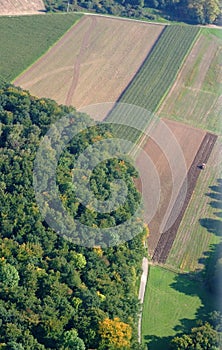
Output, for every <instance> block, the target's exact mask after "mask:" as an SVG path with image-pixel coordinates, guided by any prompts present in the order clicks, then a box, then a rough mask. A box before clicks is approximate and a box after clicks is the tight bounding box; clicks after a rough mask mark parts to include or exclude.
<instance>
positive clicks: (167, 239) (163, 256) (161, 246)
mask: <svg viewBox="0 0 222 350" xmlns="http://www.w3.org/2000/svg"><path fill="white" fill-rule="evenodd" d="M216 140H217V135H215V134H212V133H206V135H205V137H204V139H203V141H202V143H201V145H200V147H199V149H198V151H197V153H196V156H195V158H194V160H193V162H192V164H191V166H190V168H189V170H188V172H187V176H186V179H187V181H188V187H187V192H186V198H185V201H184V203H183V206H182V208H181V210H180V212H179V215H178V216H177V218H176V220H175V221H174V223H173V225H171V227H170V228H169V229H168V230H166V231H164V230H163V232H162V234H161V236H160V238H159V241H158V243H157V246H156V248H155V250H154V254H153V257H152V260H153V262H154V263H155V262H157V263H163V264H165V263H166V261H167V258H168V255H169V253H170V250H171V248H172V246H173V243H174V240H175V238H176V235H177V231H178V228H179V226H180V223H181V221H182V218H183V216H184V214H185V212H186V209H187V206H188V205H189V202H190V199H191V197H192V194H193V190H194V188H195V185H196V182H197V180H198V177H199V175H200V169H197V167H198V166H199V165H200V164H201V163H202V162H204V163H207V161H208V159H209V157H210V154H211V152H212V149H213V147H214V145H215V142H216ZM186 179H185V181H184V182H183V184H182V186H181V188H180V190H179V193H178V196H177V198H176V200H175V202H174V205H173V207H172V210H171V212H170V215H169V217H168V221H169V220H170V218H171V215H174V214H173V213H174V209H175V207H177V206H178V205H179V204H178V202H179V201H180V193H181V192H183V189H184V184H186ZM168 221H167V222H166V225H167V223H168Z"/></svg>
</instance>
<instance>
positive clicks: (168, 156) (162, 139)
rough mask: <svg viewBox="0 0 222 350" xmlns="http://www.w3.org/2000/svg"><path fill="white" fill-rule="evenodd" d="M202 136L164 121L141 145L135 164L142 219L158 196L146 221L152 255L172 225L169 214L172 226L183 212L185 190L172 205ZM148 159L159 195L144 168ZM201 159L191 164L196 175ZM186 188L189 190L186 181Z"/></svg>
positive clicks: (187, 128)
mask: <svg viewBox="0 0 222 350" xmlns="http://www.w3.org/2000/svg"><path fill="white" fill-rule="evenodd" d="M204 137H205V132H204V131H202V130H198V129H195V128H192V127H189V126H186V125H184V124H181V123H177V122H172V121H169V120H164V122H159V123H158V124H157V126H156V127H155V128H154V129H153V130H152V131H151V132H150V137H149V138H148V140H147V141H146V142H145V143H144V146H143V150H144V152H145V153H144V152H141V153H140V154H139V156H138V157H137V160H136V164H137V166H138V168H139V169H140V170H141V171H140V173H142V174H143V189H142V193H143V197H144V202H145V208H146V210H145V217H148V218H149V217H150V214H149V211H150V208H151V209H152V207H153V205H152V199H154V198H156V197H158V196H160V197H159V204H158V207H157V210H156V213H155V215H154V216H153V218H152V220H151V221H150V222H149V228H150V237H149V240H148V249H149V253H150V255H151V256H152V255H153V254H154V252H155V251H156V247H157V245H158V242H159V239H160V237H161V234H162V233H164V232H165V231H168V229H169V228H170V226H171V225H170V222H169V217H170V215H171V223H173V222H174V220H176V218H177V216H178V214H179V210H181V209H182V207H181V205H182V204H183V201H185V194H186V193H185V192H186V188H184V193H185V194H184V196H182V197H181V200H180V203H179V205H177V207H176V208H174V203H175V201H176V199H177V197H178V195H179V193H180V189H181V187H182V184H183V183H184V180H185V179H186V177H187V173H188V171H189V169H190V167H191V165H192V163H193V162H194V159H195V156H196V154H197V152H198V149H199V147H200V145H201V143H202V142H203V140H204ZM188 145H189V146H188ZM147 156H148V157H149V158H150V159H151V162H152V163H153V165H154V166H155V169H156V171H157V174H158V177H159V181H160V190H159V193H158V192H157V191H156V187H155V186H154V180H155V179H153V178H152V176H150V174H149V172H150V170H149V169H148V168H147V166H146V157H147ZM204 160H205V159H203V155H202V159H199V160H198V162H200V163H197V162H196V163H197V164H196V163H195V165H193V169H194V173H195V175H196V176H198V174H199V172H200V170H199V169H198V168H197V165H198V164H201V162H203V161H204ZM152 184H153V185H152ZM187 186H188V187H189V182H188V183H187ZM186 204H187V203H186ZM174 238H175V235H174ZM163 247H164V245H163V244H161V248H163ZM157 260H159V258H158V259H157Z"/></svg>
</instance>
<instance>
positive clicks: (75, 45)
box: [14, 16, 164, 109]
mask: <svg viewBox="0 0 222 350" xmlns="http://www.w3.org/2000/svg"><path fill="white" fill-rule="evenodd" d="M163 29H164V26H163V25H156V24H148V23H142V22H141V23H140V22H134V21H126V20H121V19H114V18H104V17H100V16H84V17H83V18H82V19H81V20H80V21H79V22H78V24H76V25H75V26H74V27H72V28H71V30H70V31H69V32H67V33H66V34H65V36H64V37H63V38H62V39H61V40H60V41H59V42H58V43H57V44H56V45H55V46H54V47H53V48H52V49H51V50H49V51H48V52H47V53H46V54H45V55H44V56H43V57H42V58H41V59H40V60H38V61H37V62H36V63H35V64H34V65H33V66H32V67H31V68H30V69H28V70H27V71H26V72H24V73H23V74H22V75H21V76H20V77H18V78H17V79H16V80H15V82H14V83H15V84H16V85H19V86H21V87H22V88H24V89H28V90H30V92H31V93H32V94H34V95H36V96H38V97H49V98H52V99H55V100H56V101H57V102H58V103H60V104H66V105H73V106H75V107H76V108H78V109H80V108H83V107H84V106H88V105H90V104H95V103H101V102H113V101H116V100H117V99H118V97H119V96H120V95H121V93H122V91H123V90H124V89H125V88H126V87H127V85H128V84H129V82H130V81H131V80H132V78H133V77H134V75H135V74H136V72H137V71H138V69H139V68H140V66H141V64H142V63H143V61H144V60H145V58H146V57H147V55H148V53H149V52H150V50H151V49H152V47H153V45H154V44H155V42H156V40H157V39H158V37H159V35H160V34H161V32H162V30H163Z"/></svg>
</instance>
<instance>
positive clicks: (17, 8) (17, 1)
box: [0, 0, 45, 16]
mask: <svg viewBox="0 0 222 350" xmlns="http://www.w3.org/2000/svg"><path fill="white" fill-rule="evenodd" d="M44 11H45V5H44V3H43V1H42V0H32V1H30V0H0V16H1V15H2V16H8V15H26V14H32V15H33V14H38V13H42V12H44Z"/></svg>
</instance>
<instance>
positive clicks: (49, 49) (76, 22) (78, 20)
mask: <svg viewBox="0 0 222 350" xmlns="http://www.w3.org/2000/svg"><path fill="white" fill-rule="evenodd" d="M59 15H62V16H64V15H65V14H64V13H62V14H59ZM47 16H48V15H47ZM55 16H57V14H56V15H55ZM73 17H74V16H73ZM83 18H84V16H83V15H82V16H80V17H79V18H77V20H76V21H75V22H74V23H73V25H71V27H70V28H69V29H68V30H66V31H65V32H64V34H62V36H61V37H60V38H58V39H57V40H56V41H55V42H54V44H53V45H51V46H50V47H49V48H48V49H47V50H46V51H45V52H44V53H43V54H42V55H41V56H39V57H38V58H37V59H36V60H35V61H33V62H32V63H31V64H30V65H29V66H28V67H27V68H26V69H24V70H23V71H22V72H21V73H19V75H17V76H16V77H15V78H14V79H13V80H12V81H11V83H12V84H15V81H16V80H17V79H19V78H20V77H21V76H22V75H23V74H24V73H26V72H27V71H28V70H29V69H32V66H33V65H34V64H35V63H37V62H39V61H40V60H42V59H43V58H44V59H45V56H46V55H48V54H49V52H50V51H51V50H52V49H54V47H55V46H56V45H57V44H58V43H59V41H60V40H62V39H64V37H65V35H67V33H69V31H71V30H72V29H73V28H74V27H75V26H76V25H78V24H79V23H80V21H81V19H83Z"/></svg>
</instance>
